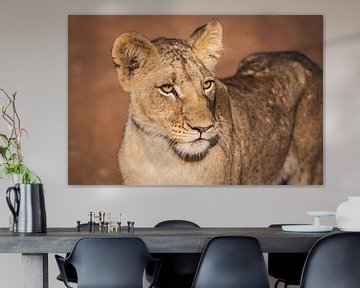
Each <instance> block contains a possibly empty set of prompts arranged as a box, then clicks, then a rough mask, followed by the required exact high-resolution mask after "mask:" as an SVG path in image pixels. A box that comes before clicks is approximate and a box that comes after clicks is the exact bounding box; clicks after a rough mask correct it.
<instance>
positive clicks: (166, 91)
mask: <svg viewBox="0 0 360 288" xmlns="http://www.w3.org/2000/svg"><path fill="white" fill-rule="evenodd" d="M158 89H159V91H160V93H161V94H163V95H166V96H167V95H170V94H172V95H174V96H176V97H177V96H178V94H177V92H176V90H175V88H174V86H173V85H171V84H164V85H161V86H160V87H158Z"/></svg>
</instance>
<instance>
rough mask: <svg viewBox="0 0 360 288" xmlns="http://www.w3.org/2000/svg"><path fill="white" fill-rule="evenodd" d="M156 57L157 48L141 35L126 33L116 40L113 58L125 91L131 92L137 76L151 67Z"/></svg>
mask: <svg viewBox="0 0 360 288" xmlns="http://www.w3.org/2000/svg"><path fill="white" fill-rule="evenodd" d="M155 57H157V50H156V47H155V46H154V45H153V44H152V43H151V42H150V41H149V40H147V39H146V38H145V37H144V36H142V35H140V34H137V33H124V34H121V35H120V36H119V37H117V38H116V39H115V42H114V45H113V48H112V58H113V61H114V63H115V68H116V71H117V73H118V79H119V81H120V84H121V86H122V87H123V89H124V90H125V91H130V90H131V87H132V86H133V85H134V84H135V82H136V78H137V76H139V75H140V74H142V73H140V72H143V71H144V69H148V68H150V67H151V65H152V63H154V62H153V61H154V58H155Z"/></svg>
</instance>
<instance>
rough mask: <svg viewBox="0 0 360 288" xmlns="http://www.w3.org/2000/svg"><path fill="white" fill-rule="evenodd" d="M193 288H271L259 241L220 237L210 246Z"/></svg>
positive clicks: (208, 245) (238, 237)
mask: <svg viewBox="0 0 360 288" xmlns="http://www.w3.org/2000/svg"><path fill="white" fill-rule="evenodd" d="M192 288H269V280H268V277H267V272H266V267H265V262H264V257H263V255H262V251H261V247H260V244H259V242H258V240H257V239H256V238H253V237H248V236H220V237H215V238H212V239H211V240H210V241H209V243H208V244H207V246H206V248H205V250H204V252H203V254H202V257H201V259H200V263H199V267H198V270H197V272H196V275H195V279H194V283H193V285H192Z"/></svg>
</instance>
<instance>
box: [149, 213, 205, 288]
mask: <svg viewBox="0 0 360 288" xmlns="http://www.w3.org/2000/svg"><path fill="white" fill-rule="evenodd" d="M155 228H158V229H162V228H171V229H172V228H200V227H199V225H197V224H195V223H193V222H191V221H187V220H166V221H162V222H160V223H158V224H156V225H155ZM152 255H153V256H154V257H156V258H157V259H161V261H162V266H161V270H160V272H159V275H158V278H157V281H156V283H155V287H156V288H190V287H191V284H192V282H193V280H194V276H195V273H196V269H197V266H198V264H199V260H200V257H201V254H200V253H156V254H152ZM146 272H147V279H148V280H150V279H152V275H153V267H152V266H150V267H149V268H148V269H147V271H146Z"/></svg>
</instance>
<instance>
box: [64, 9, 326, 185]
mask: <svg viewBox="0 0 360 288" xmlns="http://www.w3.org/2000/svg"><path fill="white" fill-rule="evenodd" d="M212 18H217V19H219V20H220V22H221V24H222V25H223V30H224V38H223V43H224V47H225V49H224V51H223V55H222V57H221V58H220V62H219V64H218V66H217V70H216V71H217V76H218V77H220V78H222V77H226V76H230V75H232V74H233V73H234V72H235V70H236V67H237V65H238V63H239V60H240V59H241V58H244V57H246V56H247V55H249V54H251V53H254V52H260V51H281V50H298V51H301V52H303V53H304V54H306V55H307V56H308V57H309V58H310V59H312V60H313V61H315V62H316V63H318V64H319V65H320V66H321V67H322V65H323V17H322V16H316V15H315V16H263V15H261V16H217V15H216V16H77V15H73V16H69V18H68V77H69V78H68V89H69V90H68V128H69V130H68V145H69V146H68V184H70V185H92V184H112V185H116V184H121V179H120V176H119V172H118V167H117V150H118V147H119V144H120V141H121V137H122V131H123V128H124V126H125V122H126V117H127V106H128V95H127V94H126V93H125V92H123V91H122V89H121V87H120V84H119V83H118V81H117V77H116V72H115V69H114V68H113V64H112V60H111V52H110V50H111V47H112V43H113V41H114V39H115V38H116V37H117V36H118V35H119V34H121V33H124V32H138V33H141V34H143V35H144V36H146V37H147V38H148V39H154V38H157V37H160V36H165V37H171V38H186V37H188V36H189V35H190V34H191V33H192V32H193V31H194V30H195V29H196V28H197V27H199V26H201V25H203V24H205V23H207V22H208V21H210V20H211V19H212Z"/></svg>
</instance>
